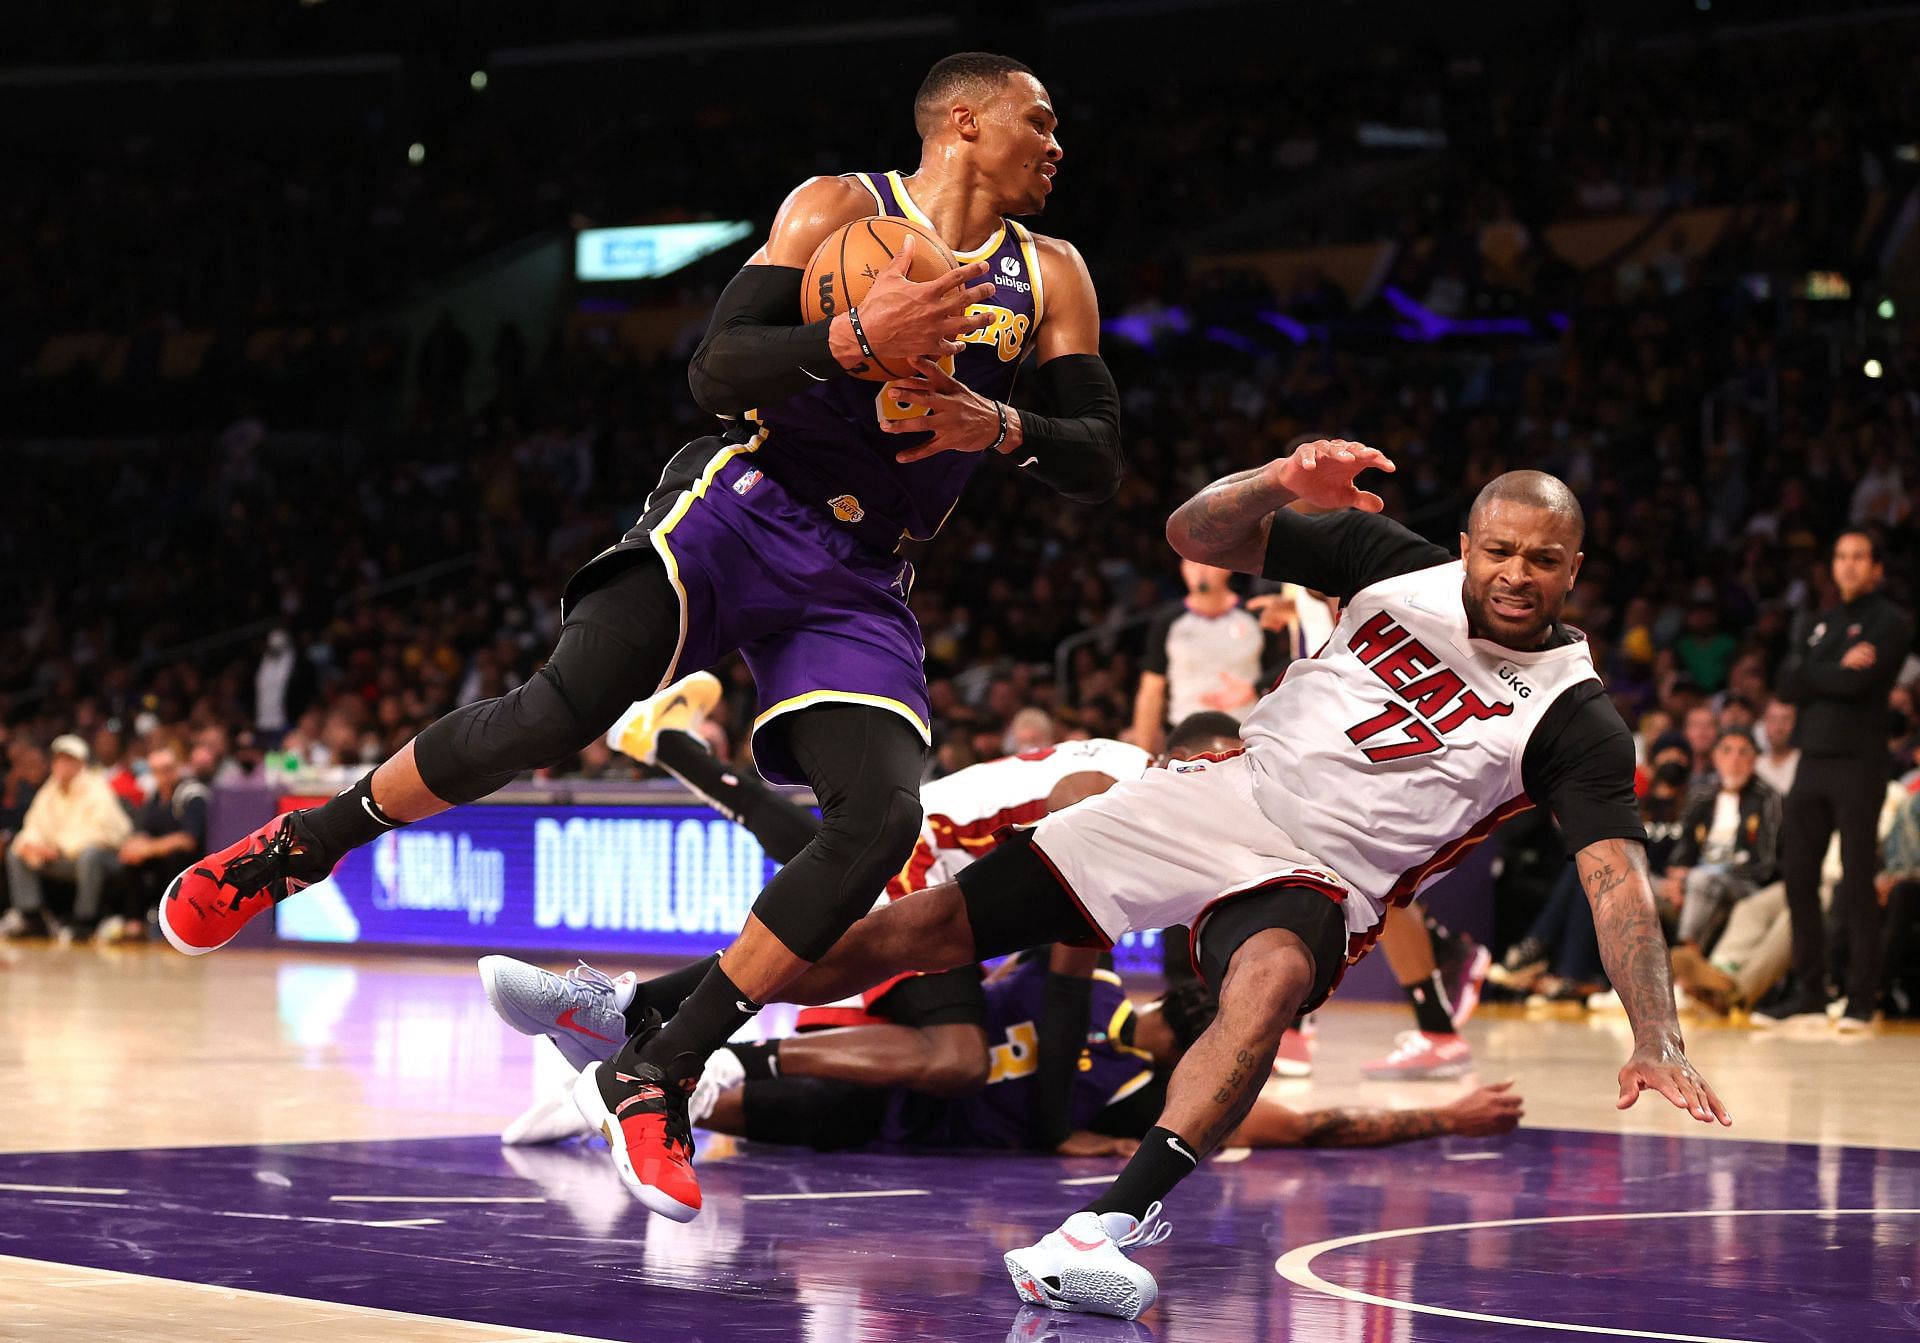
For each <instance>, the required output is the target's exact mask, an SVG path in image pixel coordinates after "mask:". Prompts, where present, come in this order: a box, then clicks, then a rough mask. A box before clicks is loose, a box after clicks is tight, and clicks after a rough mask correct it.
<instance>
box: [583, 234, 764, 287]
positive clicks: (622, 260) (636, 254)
mask: <svg viewBox="0 0 1920 1343" xmlns="http://www.w3.org/2000/svg"><path fill="white" fill-rule="evenodd" d="M752 232H753V225H751V224H749V223H748V222H747V221H746V220H744V219H721V220H714V221H712V222H708V223H700V224H643V225H640V226H638V227H634V228H590V229H582V230H581V231H580V234H579V236H578V237H577V238H575V239H574V245H573V273H574V277H575V278H576V279H580V280H650V279H654V278H656V277H658V276H661V275H671V274H673V272H675V271H677V270H679V269H681V268H682V267H683V266H690V265H692V264H693V263H694V262H696V261H698V260H699V259H700V258H701V257H703V256H711V255H712V254H713V253H715V252H717V251H719V250H720V249H721V248H723V247H726V246H729V245H730V244H732V243H736V242H739V241H740V240H741V239H742V238H745V237H747V236H748V235H749V234H751V233H752Z"/></svg>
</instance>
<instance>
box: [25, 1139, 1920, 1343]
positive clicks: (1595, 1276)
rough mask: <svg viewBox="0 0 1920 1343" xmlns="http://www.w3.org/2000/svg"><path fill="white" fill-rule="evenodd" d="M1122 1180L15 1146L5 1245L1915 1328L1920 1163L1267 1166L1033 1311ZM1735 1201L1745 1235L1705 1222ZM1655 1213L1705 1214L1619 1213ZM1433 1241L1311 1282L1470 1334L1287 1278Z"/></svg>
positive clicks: (1531, 1155) (395, 1290) (1680, 1331)
mask: <svg viewBox="0 0 1920 1343" xmlns="http://www.w3.org/2000/svg"><path fill="white" fill-rule="evenodd" d="M1111 1169H1112V1165H1111V1163H1095V1162H1084V1161H1083V1162H1070V1161H1061V1160H1055V1159H1050V1158H1038V1157H1028V1158H1021V1157H996V1156H988V1155H981V1156H956V1155H943V1156H916V1155H910V1154H892V1153H863V1154H855V1155H840V1156H818V1155H813V1154H811V1153H806V1152H798V1151H783V1150H777V1149H768V1148H759V1149H753V1150H751V1151H749V1152H746V1153H745V1154H743V1155H739V1156H735V1157H733V1158H731V1159H709V1160H707V1161H706V1162H705V1165H704V1171H705V1188H706V1200H707V1210H706V1212H705V1213H704V1214H703V1215H702V1217H701V1218H700V1219H699V1220H698V1221H696V1222H694V1223H692V1224H691V1225H689V1226H677V1225H674V1224H673V1223H670V1222H667V1221H664V1220H661V1219H658V1218H652V1217H649V1216H648V1215H647V1214H646V1213H645V1212H644V1211H642V1210H641V1209H640V1208H639V1207H638V1206H637V1205H635V1204H633V1203H632V1202H631V1201H630V1200H629V1199H628V1197H627V1195H626V1194H625V1193H624V1192H623V1191H622V1190H621V1189H620V1188H619V1187H618V1185H617V1184H616V1183H615V1181H614V1179H613V1175H612V1171H611V1169H610V1167H609V1166H608V1165H607V1162H606V1158H605V1155H604V1152H603V1151H601V1150H598V1149H592V1148H582V1147H571V1148H552V1149H540V1150H526V1149H523V1150H518V1151H514V1150H503V1149H502V1148H501V1147H500V1146H499V1145H498V1144H497V1143H495V1142H493V1141H492V1140H491V1139H486V1138H461V1139H435V1140H422V1141H408V1142H378V1143H339V1144H313V1145H302V1146H286V1147H230V1148H201V1149H183V1150H161V1151H126V1152H93V1153H52V1154H34V1155H22V1156H0V1253H7V1254H15V1255H24V1256H27V1257H31V1258H36V1259H48V1260H56V1261H60V1262H65V1263H74V1264H86V1265H92V1266H96V1267H100V1268H110V1269H123V1270H126V1271H128V1272H133V1273H144V1274H151V1275H156V1276H160V1277H167V1278H179V1279H184V1280H187V1281H192V1282H201V1283H217V1284H222V1285H227V1286H232V1287H241V1288H249V1289H252V1290H254V1291H262V1292H273V1293H281V1294H286V1295H291V1296H301V1297H314V1298H319V1299H322V1300H328V1301H341V1302H351V1303H354V1304H357V1305H364V1306H379V1307H385V1308H388V1309H391V1310H401V1311H408V1312H413V1313H418V1314H424V1315H437V1316H445V1317H449V1318H454V1319H463V1320H478V1321H486V1322H489V1323H493V1324H501V1325H509V1326H514V1327H517V1328H524V1329H530V1330H533V1329H538V1330H554V1331H559V1332H564V1333H572V1334H579V1335H585V1336H588V1337H592V1338H606V1339H625V1340H649V1341H652V1340H663V1339H705V1340H715V1341H717V1340H749V1341H750V1340H760V1339H767V1340H772V1339H799V1340H808V1343H828V1341H831V1343H843V1341H845V1340H859V1341H862V1343H865V1341H867V1340H873V1341H875V1343H877V1341H878V1340H893V1339H900V1338H909V1337H912V1338H919V1339H925V1340H934V1339H956V1340H960V1339H965V1340H972V1339H993V1340H1001V1339H1008V1338H1012V1339H1019V1340H1024V1341H1025V1343H1040V1341H1041V1340H1046V1339H1055V1338H1058V1339H1063V1340H1064V1339H1087V1340H1103V1339H1145V1338H1157V1339H1165V1340H1196V1341H1197V1340H1217V1339H1235V1340H1238V1339H1287V1338H1298V1339H1311V1340H1316V1343H1317V1341H1318V1340H1345V1339H1380V1340H1388V1339H1392V1340H1439V1339H1445V1340H1455V1339H1475V1340H1479V1339H1507V1338H1511V1339H1515V1340H1521V1339H1530V1338H1537V1337H1542V1336H1544V1335H1543V1332H1542V1331H1543V1329H1544V1328H1545V1327H1546V1326H1548V1325H1549V1324H1560V1325H1579V1326H1584V1327H1585V1331H1586V1332H1587V1333H1588V1334H1589V1336H1594V1335H1600V1336H1605V1335H1607V1334H1610V1333H1612V1332H1613V1331H1616V1330H1617V1331H1622V1332H1625V1331H1640V1332H1639V1333H1638V1334H1637V1335H1630V1336H1638V1337H1642V1338H1647V1337H1651V1338H1676V1337H1679V1338H1694V1339H1706V1340H1736V1339H1737V1340H1759V1341H1763V1343H1801V1341H1802V1340H1820V1341H1821V1343H1833V1341H1834V1340H1846V1343H1858V1341H1859V1340H1865V1339H1879V1338H1887V1339H1892V1338H1912V1337H1914V1336H1915V1334H1916V1331H1920V1287H1917V1286H1916V1282H1920V1246H1917V1242H1920V1153H1913V1152H1893V1151H1873V1150H1865V1149H1841V1148H1816V1147H1804V1146H1782V1145H1773V1144H1762V1143H1741V1142H1708V1141H1701V1140H1693V1141H1684V1140H1678V1139H1670V1138H1631V1137H1630V1138H1619V1137H1612V1136H1604V1135H1596V1134H1585V1133H1565V1132H1553V1131H1543V1130H1529V1131H1524V1132H1522V1133H1520V1134H1518V1135H1516V1136H1515V1137H1514V1138H1512V1139H1510V1140H1507V1141H1502V1142H1488V1143H1475V1142H1458V1141H1447V1142H1439V1143H1427V1144H1421V1145H1417V1146H1413V1147H1404V1148H1398V1149H1392V1150H1386V1151H1377V1152H1266V1153H1256V1154H1254V1155H1253V1156H1251V1157H1249V1158H1248V1159H1246V1160H1243V1161H1239V1162H1234V1163H1228V1164H1220V1163H1210V1164H1209V1165H1208V1166H1206V1167H1205V1168H1203V1169H1202V1170H1201V1171H1200V1172H1199V1173H1198V1174H1197V1175H1195V1176H1194V1177H1193V1178H1191V1179H1190V1180H1188V1181H1187V1183H1186V1184H1185V1185H1183V1186H1182V1187H1181V1188H1180V1190H1179V1191H1178V1192H1177V1193H1176V1195H1175V1196H1174V1200H1173V1204H1172V1207H1171V1208H1170V1209H1169V1214H1170V1216H1171V1217H1172V1220H1173V1223H1174V1236H1173V1238H1172V1240H1170V1241H1169V1242H1168V1243H1167V1244H1165V1245H1163V1246H1160V1247H1157V1248H1155V1249H1153V1250H1150V1251H1147V1252H1146V1254H1145V1255H1144V1256H1143V1261H1144V1262H1146V1263H1147V1264H1148V1265H1149V1266H1150V1267H1152V1268H1153V1270H1154V1271H1155V1273H1156V1274H1157V1275H1158V1276H1159V1279H1160V1283H1161V1289H1162V1293H1163V1295H1162V1298H1161V1303H1160V1304H1159V1305H1158V1306H1157V1307H1156V1308H1155V1309H1154V1310H1153V1311H1151V1312H1149V1314H1148V1315H1147V1317H1146V1318H1145V1320H1143V1321H1142V1322H1141V1323H1140V1324H1139V1325H1129V1324H1126V1323H1124V1322H1120V1321H1109V1320H1101V1319H1093V1318H1086V1317H1073V1318H1047V1317H1045V1316H1043V1315H1040V1314H1037V1313H1035V1312H1031V1311H1029V1312H1026V1313H1024V1314H1023V1313H1022V1311H1021V1308H1020V1307H1019V1304H1018V1302H1017V1301H1016V1300H1015V1298H1014V1296H1013V1293H1012V1290H1011V1288H1010V1287H1009V1286H1008V1285H1007V1281H1006V1278H1005V1275H1004V1274H1003V1272H1002V1270H1001V1268H1000V1262H999V1258H1000V1253H999V1252H1000V1251H1001V1250H1003V1249H1006V1248H1009V1247H1011V1246H1015V1245H1019V1244H1022V1243H1025V1242H1026V1241H1028V1240H1030V1239H1032V1238H1033V1237H1034V1236H1036V1235H1037V1234H1038V1233H1039V1232H1041V1231H1043V1230H1045V1229H1046V1228H1048V1227H1050V1226H1052V1225H1054V1224H1055V1223H1056V1222H1057V1221H1058V1219H1059V1217H1060V1216H1061V1215H1062V1214H1063V1213H1064V1212H1066V1211H1069V1210H1071V1209H1072V1208H1073V1207H1075V1206H1076V1205H1077V1203H1078V1202H1079V1201H1080V1200H1081V1199H1083V1198H1084V1197H1085V1191H1086V1189H1087V1188H1089V1187H1091V1182H1092V1181H1093V1180H1094V1179H1097V1178H1098V1177H1099V1176H1100V1175H1101V1173H1102V1172H1103V1171H1111ZM22 1186H38V1188H23V1187H22ZM888 1191H916V1192H906V1193H900V1192H888ZM862 1193H864V1194H868V1195H870V1196H869V1197H852V1195H855V1194H862ZM436 1199H439V1200H503V1201H498V1202H475V1201H467V1202H435V1201H433V1200H436ZM1732 1210H1741V1211H1743V1212H1744V1213H1746V1214H1748V1215H1743V1216H1728V1215H1699V1214H1707V1213H1710V1214H1724V1213H1727V1212H1729V1211H1732ZM1820 1210H1828V1211H1827V1212H1825V1213H1824V1214H1823V1213H1822V1212H1821V1211H1820ZM1845 1210H1864V1211H1845ZM1644 1213H1682V1214H1686V1215H1684V1216H1679V1217H1666V1218H1638V1219H1635V1218H1631V1217H1630V1216H1629V1215H1631V1214H1644ZM1581 1217H1584V1218H1587V1219H1588V1220H1568V1221H1557V1222H1545V1223H1533V1224H1528V1225H1521V1226H1504V1227H1503V1226H1487V1225H1483V1224H1485V1223H1497V1222H1506V1221H1510V1220H1512V1219H1531V1218H1569V1219H1571V1218H1581ZM1467 1223H1471V1224H1476V1225H1473V1226H1465V1225H1461V1224H1467ZM1418 1227H1428V1228H1438V1229H1435V1230H1431V1231H1428V1232H1425V1233H1422V1234H1416V1235H1404V1236H1397V1237H1392V1238H1385V1239H1373V1240H1368V1241H1362V1242H1359V1243H1353V1244H1348V1245H1345V1246H1342V1247H1329V1248H1326V1249H1323V1250H1320V1251H1319V1252H1317V1253H1315V1254H1313V1255H1312V1257H1311V1260H1310V1262H1308V1263H1306V1264H1305V1267H1306V1269H1307V1270H1309V1271H1310V1273H1311V1274H1314V1275H1317V1276H1318V1277H1319V1278H1320V1279H1322V1280H1324V1282H1326V1283H1328V1284H1332V1285H1333V1286H1334V1287H1336V1288H1343V1289H1347V1290H1349V1291H1352V1292H1357V1293H1361V1294H1364V1295H1366V1296H1369V1297H1372V1298H1378V1299H1380V1300H1384V1301H1393V1302H1400V1303H1407V1304H1418V1305H1421V1306H1427V1307H1439V1308H1442V1309H1445V1310H1449V1311H1456V1312H1465V1313H1467V1314H1468V1315H1470V1316H1471V1317H1472V1318H1462V1317H1461V1316H1459V1315H1447V1314H1434V1313H1414V1312H1409V1311H1407V1310H1405V1309H1398V1308H1393V1307H1389V1306H1385V1305H1379V1304H1370V1303H1366V1302H1361V1301H1356V1300H1353V1299H1349V1298H1345V1297H1342V1296H1339V1295H1333V1294H1329V1293H1328V1292H1326V1291H1324V1290H1320V1289H1317V1288H1313V1287H1310V1286H1302V1285H1297V1284H1296V1282H1292V1281H1288V1280H1287V1278H1285V1277H1283V1276H1282V1274H1281V1273H1280V1272H1279V1271H1278V1270H1277V1268H1276V1262H1275V1261H1276V1260H1277V1259H1280V1257H1281V1256H1283V1255H1286V1254H1287V1252H1288V1251H1299V1250H1301V1249H1302V1247H1310V1246H1316V1245H1319V1244H1320V1243H1322V1242H1326V1241H1330V1240H1337V1239H1340V1238H1345V1237H1353V1236H1364V1235H1369V1234H1372V1233H1379V1232H1384V1231H1391V1230H1397V1229H1406V1228H1418ZM1305 1258H1306V1256H1305V1255H1304V1254H1296V1255H1295V1256H1293V1259H1294V1260H1302V1259H1305ZM1295 1276H1296V1278H1297V1277H1298V1276H1299V1274H1298V1273H1297V1272H1296V1274H1295ZM1489 1317H1496V1318H1489ZM1560 1336H1561V1337H1569V1336H1570V1335H1566V1334H1562V1335H1560ZM1615 1336H1619V1335H1617V1334H1616V1335H1615Z"/></svg>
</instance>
